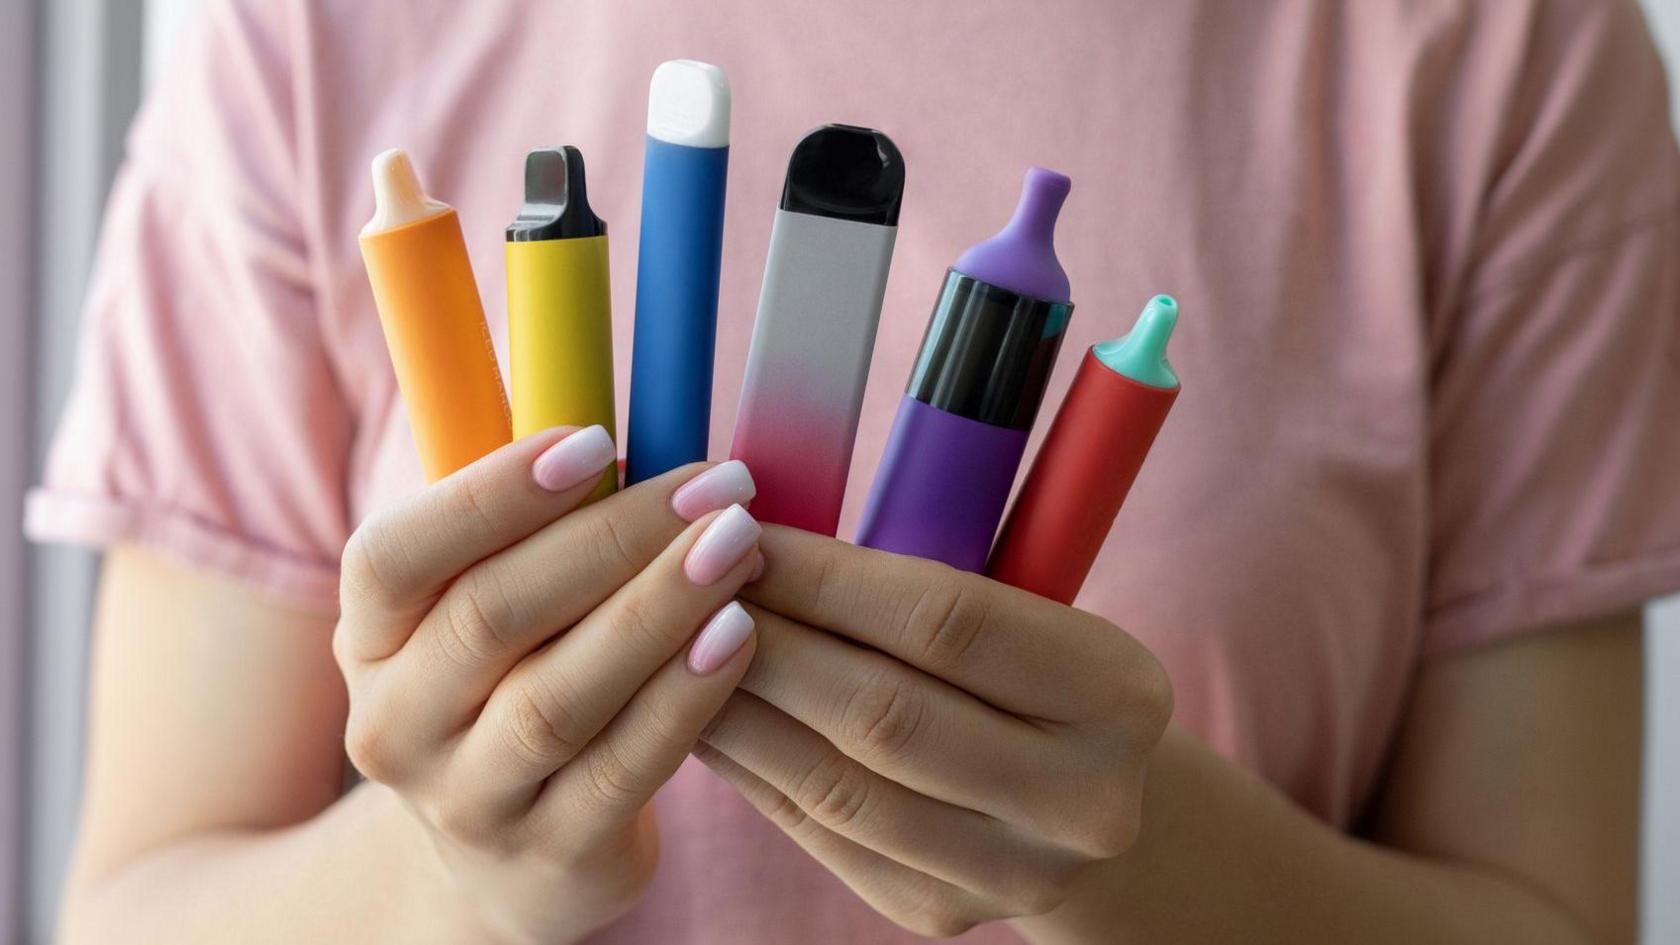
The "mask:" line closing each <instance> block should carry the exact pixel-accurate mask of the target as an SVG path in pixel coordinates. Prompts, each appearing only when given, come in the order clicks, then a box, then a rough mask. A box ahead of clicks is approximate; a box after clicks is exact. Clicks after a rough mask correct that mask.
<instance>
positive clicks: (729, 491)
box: [671, 459, 758, 522]
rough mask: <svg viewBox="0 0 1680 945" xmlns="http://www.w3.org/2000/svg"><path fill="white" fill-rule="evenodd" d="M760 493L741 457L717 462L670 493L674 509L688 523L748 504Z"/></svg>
mask: <svg viewBox="0 0 1680 945" xmlns="http://www.w3.org/2000/svg"><path fill="white" fill-rule="evenodd" d="M757 494H758V487H756V486H754V485H753V480H752V473H750V472H748V471H747V464H746V463H743V462H741V461H740V460H738V459H732V460H730V461H729V462H727V463H718V464H717V465H716V466H713V467H712V468H711V469H708V470H706V471H705V472H703V473H701V474H700V475H698V476H695V477H694V478H693V479H690V480H689V481H687V482H685V483H683V484H682V487H681V488H679V489H678V490H677V491H676V493H675V494H674V495H672V496H671V508H672V509H674V510H675V511H676V513H677V515H679V516H681V517H682V520H683V521H685V522H692V521H694V520H695V519H697V518H699V517H700V516H702V515H705V514H706V513H707V512H716V511H717V510H718V509H726V508H728V507H730V506H731V505H746V504H747V503H748V502H751V501H752V497H753V496H755V495H757Z"/></svg>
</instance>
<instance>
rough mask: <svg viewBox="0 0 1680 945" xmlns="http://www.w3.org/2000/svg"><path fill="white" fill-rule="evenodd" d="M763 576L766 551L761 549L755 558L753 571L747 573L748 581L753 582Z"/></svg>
mask: <svg viewBox="0 0 1680 945" xmlns="http://www.w3.org/2000/svg"><path fill="white" fill-rule="evenodd" d="M763 576H764V552H762V551H761V552H759V553H758V555H757V556H756V557H754V558H753V568H752V571H751V572H750V573H748V574H747V583H748V584H751V583H752V582H754V581H756V580H758V579H759V578H761V577H763Z"/></svg>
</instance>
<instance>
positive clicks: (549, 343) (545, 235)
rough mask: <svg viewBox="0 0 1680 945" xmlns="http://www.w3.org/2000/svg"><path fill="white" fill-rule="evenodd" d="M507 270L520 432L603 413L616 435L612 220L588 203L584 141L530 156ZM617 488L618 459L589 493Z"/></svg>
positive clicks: (510, 233)
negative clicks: (609, 269)
mask: <svg viewBox="0 0 1680 945" xmlns="http://www.w3.org/2000/svg"><path fill="white" fill-rule="evenodd" d="M507 276H508V349H509V362H510V367H509V372H508V373H509V375H510V376H509V381H510V386H511V388H512V393H513V396H512V401H513V435H514V436H515V437H516V438H517V437H523V436H528V435H530V434H532V433H536V432H538V431H539V430H546V429H548V428H549V427H556V426H562V425H564V426H575V427H587V426H590V425H592V424H597V423H598V424H600V425H601V426H603V427H606V429H607V432H608V433H609V434H611V435H612V436H613V438H614V440H617V438H618V434H617V432H616V427H615V425H614V423H613V414H614V410H615V402H614V399H613V352H612V290H611V280H610V279H609V277H608V274H607V224H606V221H604V220H602V219H601V218H600V217H598V216H596V215H595V212H594V211H593V210H591V209H589V195H588V191H587V189H586V188H585V185H584V175H583V154H582V153H580V152H579V151H578V149H577V148H574V147H572V146H570V145H567V146H565V147H563V148H542V149H539V150H536V151H532V152H531V153H530V154H529V155H528V156H527V157H526V159H525V205H524V206H522V207H520V209H519V216H518V217H517V218H516V219H515V220H514V221H513V224H512V225H511V226H509V227H508V229H507ZM617 488H618V469H617V467H616V466H615V467H613V468H610V469H608V470H607V471H606V472H604V473H602V475H601V482H600V484H599V485H598V486H596V488H595V491H594V492H592V493H590V496H589V501H594V500H596V499H600V498H603V497H605V496H608V495H611V494H612V492H613V491H614V490H615V489H617Z"/></svg>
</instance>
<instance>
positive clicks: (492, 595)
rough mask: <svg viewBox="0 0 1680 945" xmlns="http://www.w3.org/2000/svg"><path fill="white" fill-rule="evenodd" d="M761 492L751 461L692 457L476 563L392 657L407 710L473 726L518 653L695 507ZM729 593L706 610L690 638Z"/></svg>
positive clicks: (448, 724) (633, 566)
mask: <svg viewBox="0 0 1680 945" xmlns="http://www.w3.org/2000/svg"><path fill="white" fill-rule="evenodd" d="M696 493H698V494H699V498H695V495H696ZM751 493H752V477H751V476H750V475H749V474H748V473H747V472H746V467H745V466H743V465H742V464H740V463H724V464H720V465H716V466H711V467H707V466H705V465H704V464H692V465H689V466H684V467H682V468H680V469H676V470H672V471H671V472H668V473H666V474H665V475H663V476H659V477H657V478H655V479H651V480H648V481H647V482H644V483H640V484H638V485H636V486H634V487H632V488H630V489H626V490H624V491H623V492H619V493H615V494H614V495H611V496H609V497H607V498H605V499H603V500H601V501H599V502H596V503H594V504H592V505H590V506H588V507H586V508H582V509H579V510H577V511H575V512H573V513H571V514H569V515H566V516H564V517H563V518H560V519H558V520H556V521H554V522H552V523H550V524H548V525H547V526H545V527H543V528H542V529H541V530H539V531H537V532H536V533H534V534H532V535H530V536H529V537H527V538H526V539H525V540H523V541H520V542H518V543H517V544H515V545H513V546H511V547H509V548H506V549H504V550H502V551H500V552H498V553H496V554H495V555H492V556H491V557H489V558H487V559H485V560H484V561H481V562H479V563H478V564H476V565H474V566H473V567H471V568H469V569H468V570H467V571H466V572H465V573H463V574H462V575H461V576H460V577H459V578H458V579H457V580H456V581H455V582H454V583H453V584H452V585H451V586H450V588H449V590H448V591H446V592H445V593H444V594H443V596H442V597H441V598H440V599H439V600H438V602H437V604H436V606H434V607H433V608H432V610H431V611H430V612H429V613H428V614H427V615H426V617H425V618H424V619H423V620H422V621H421V625H420V627H419V629H418V630H416V631H415V633H414V637H413V639H412V640H411V641H410V643H409V644H408V645H407V646H405V647H404V648H403V649H402V651H401V652H400V653H398V654H397V656H396V657H394V658H393V659H392V660H391V661H390V663H391V669H392V672H391V676H392V679H393V682H392V685H391V689H390V692H389V695H390V698H391V699H392V701H393V703H394V704H395V706H396V707H397V708H396V711H399V712H400V713H401V714H402V717H403V718H405V719H407V720H409V721H410V724H411V725H412V726H414V727H416V728H417V729H419V730H422V731H425V732H433V733H454V732H458V731H460V730H462V729H464V728H465V727H466V726H468V725H469V724H471V722H472V720H473V719H474V718H475V717H476V716H477V715H478V713H479V711H480V710H481V709H482V708H483V706H484V703H485V700H486V699H488V698H489V696H490V693H491V691H492V690H493V689H494V688H495V687H496V685H497V684H498V683H499V682H500V681H501V679H502V678H503V677H504V676H506V675H507V673H508V671H509V670H511V669H512V668H513V666H514V665H515V664H516V663H518V662H519V661H520V660H521V659H523V658H525V657H526V656H527V655H529V654H530V653H531V652H532V651H534V650H536V649H538V648H539V647H541V646H542V645H543V644H544V643H545V642H546V641H548V640H549V639H550V638H552V637H553V636H554V635H555V634H556V633H559V632H560V631H561V630H563V629H565V628H567V627H570V626H571V625H572V624H574V623H576V622H577V621H579V620H581V619H582V618H583V617H584V616H585V615H586V614H588V613H590V612H591V611H593V610H595V609H596V608H597V607H599V606H600V605H601V604H602V603H603V602H605V601H606V600H607V598H608V597H609V596H611V595H612V594H614V593H615V592H616V591H618V590H619V589H620V588H621V587H623V586H624V584H625V583H626V582H628V581H630V580H631V579H633V578H634V577H636V576H637V575H638V574H639V573H641V572H642V571H643V569H644V568H646V567H647V566H648V565H649V563H650V562H651V561H653V560H654V558H655V557H657V556H658V555H660V554H661V553H662V552H663V551H665V550H666V549H667V548H668V547H669V546H670V545H671V544H672V542H673V540H674V539H676V538H677V536H678V535H679V534H681V533H682V531H683V528H684V527H685V525H686V522H685V521H684V516H685V515H690V516H697V515H699V514H702V513H704V512H706V511H711V510H713V509H718V508H723V507H724V506H725V505H727V504H728V503H727V502H724V500H726V499H729V500H733V499H735V498H737V497H739V496H742V495H743V494H744V495H745V496H746V497H748V498H750V497H751ZM718 502H724V505H716V504H715V503H718ZM679 506H681V509H682V511H681V512H679V510H678V508H679ZM666 571H667V572H669V573H673V574H674V573H675V568H674V567H673V568H667V569H666ZM725 599H727V597H722V598H718V599H716V600H713V601H711V603H710V604H709V606H708V609H707V610H706V611H702V612H700V613H697V614H695V615H694V616H693V617H692V618H691V619H690V621H689V623H688V624H687V628H686V631H685V633H684V635H683V636H682V637H681V638H679V640H678V642H679V643H680V642H681V639H686V638H687V633H690V632H692V631H693V629H694V627H695V626H697V625H698V622H699V619H700V617H701V616H703V614H704V613H708V612H710V609H715V608H716V607H717V606H719V605H720V604H722V602H723V600H725ZM666 655H667V656H668V655H669V654H668V653H667V654H666ZM662 661H663V658H662V659H661V660H660V661H659V662H662ZM657 665H658V662H655V663H654V664H653V666H657ZM653 666H649V667H647V669H646V670H645V671H644V672H643V674H642V675H643V678H645V677H646V675H647V673H651V672H652V671H653ZM420 680H423V682H419V681H420Z"/></svg>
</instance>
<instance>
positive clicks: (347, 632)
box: [332, 618, 359, 682]
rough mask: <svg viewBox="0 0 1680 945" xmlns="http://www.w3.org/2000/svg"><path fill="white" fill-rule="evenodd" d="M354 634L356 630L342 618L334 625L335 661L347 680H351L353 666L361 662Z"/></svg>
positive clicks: (333, 648)
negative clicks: (358, 658) (357, 654)
mask: <svg viewBox="0 0 1680 945" xmlns="http://www.w3.org/2000/svg"><path fill="white" fill-rule="evenodd" d="M354 636H355V632H354V631H353V630H351V628H350V626H349V624H348V623H346V622H345V621H344V620H343V619H342V618H341V619H340V620H339V621H338V623H337V625H335V626H334V627H333V635H332V655H333V662H334V663H335V664H337V666H338V671H339V674H340V675H342V676H343V677H344V679H345V681H346V682H348V681H349V680H350V670H351V667H353V666H355V665H356V664H357V663H358V662H359V660H357V658H356V641H355V639H354Z"/></svg>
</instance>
